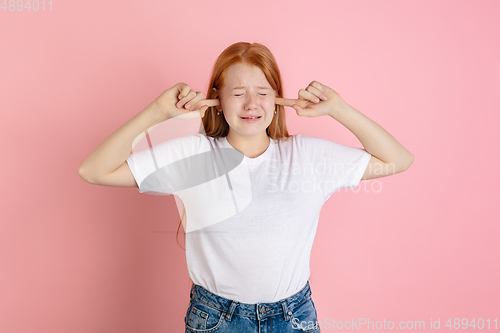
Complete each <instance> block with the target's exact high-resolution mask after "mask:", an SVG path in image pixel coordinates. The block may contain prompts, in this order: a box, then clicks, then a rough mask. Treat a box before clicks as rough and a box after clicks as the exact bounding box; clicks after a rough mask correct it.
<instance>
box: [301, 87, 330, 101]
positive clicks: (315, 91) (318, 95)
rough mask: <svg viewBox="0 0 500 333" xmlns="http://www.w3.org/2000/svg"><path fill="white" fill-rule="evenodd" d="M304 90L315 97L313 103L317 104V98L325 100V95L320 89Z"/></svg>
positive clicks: (309, 88)
mask: <svg viewBox="0 0 500 333" xmlns="http://www.w3.org/2000/svg"><path fill="white" fill-rule="evenodd" d="M306 90H307V91H309V92H310V93H311V94H313V95H314V96H315V98H316V99H315V100H314V102H315V103H318V102H319V99H318V98H321V99H322V100H325V98H326V94H325V93H323V91H321V90H320V89H318V88H316V87H313V86H309V87H307V88H306Z"/></svg>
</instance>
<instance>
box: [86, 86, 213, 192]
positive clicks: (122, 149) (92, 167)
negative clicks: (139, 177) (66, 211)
mask: <svg viewBox="0 0 500 333" xmlns="http://www.w3.org/2000/svg"><path fill="white" fill-rule="evenodd" d="M203 98H204V95H203V93H201V92H195V91H194V90H192V89H191V88H190V87H189V85H187V84H185V83H182V82H180V83H177V84H176V85H175V86H173V87H172V88H170V89H168V90H166V91H165V92H163V93H162V94H161V95H160V96H159V97H158V98H156V99H155V100H154V101H153V102H151V103H150V104H149V105H148V106H147V107H146V108H145V109H144V110H142V111H141V112H139V113H138V114H137V115H135V116H134V117H133V118H132V119H130V120H129V121H128V122H126V123H125V124H124V125H122V126H121V127H120V128H118V129H117V130H116V131H114V132H113V133H111V135H110V136H108V137H107V138H106V139H105V140H104V141H103V142H101V144H99V146H97V148H96V149H95V150H94V151H93V152H92V153H91V154H90V155H89V157H87V159H86V160H85V161H84V162H83V163H82V165H81V166H80V168H79V169H78V174H79V175H80V177H82V178H83V179H84V180H85V181H86V182H88V183H91V184H99V185H107V186H130V187H132V186H136V187H138V185H137V183H136V181H135V179H134V176H133V175H132V172H131V171H130V168H129V166H128V164H127V162H126V160H127V158H128V156H129V155H130V153H131V152H132V149H133V146H134V145H135V144H136V143H137V141H138V140H140V139H141V137H142V136H144V134H145V133H144V132H145V131H146V130H148V129H149V130H150V129H151V128H152V127H154V126H156V125H158V124H159V123H161V122H163V121H165V120H167V119H171V118H179V119H190V118H192V117H193V116H196V115H197V116H198V117H199V116H200V115H201V116H204V115H205V111H206V110H207V108H208V107H209V106H215V105H219V103H220V102H219V100H213V99H212V100H205V99H203ZM188 105H189V106H190V107H188ZM194 111H199V112H194Z"/></svg>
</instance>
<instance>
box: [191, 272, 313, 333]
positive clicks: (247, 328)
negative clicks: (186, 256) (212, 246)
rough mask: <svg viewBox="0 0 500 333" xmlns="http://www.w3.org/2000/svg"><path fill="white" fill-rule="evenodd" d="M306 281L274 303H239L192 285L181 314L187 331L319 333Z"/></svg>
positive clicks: (217, 332)
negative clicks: (186, 305) (183, 313)
mask: <svg viewBox="0 0 500 333" xmlns="http://www.w3.org/2000/svg"><path fill="white" fill-rule="evenodd" d="M311 294H312V293H311V288H310V286H309V281H307V283H306V285H305V286H304V288H302V289H301V290H300V291H298V292H297V293H295V294H293V295H292V296H290V297H288V298H285V299H282V300H280V301H277V302H274V303H256V304H248V303H240V302H237V301H233V300H230V299H227V298H224V297H221V296H218V295H215V294H213V293H211V292H210V291H208V290H206V289H205V288H203V287H202V286H199V285H197V284H193V286H192V287H191V300H190V302H189V307H188V310H187V312H186V316H185V317H184V323H185V326H186V333H227V332H236V333H250V332H252V333H253V332H255V333H286V332H295V333H299V332H306V333H312V332H314V333H320V332H321V330H320V326H319V323H318V318H317V314H316V308H315V307H314V303H313V301H312V298H311Z"/></svg>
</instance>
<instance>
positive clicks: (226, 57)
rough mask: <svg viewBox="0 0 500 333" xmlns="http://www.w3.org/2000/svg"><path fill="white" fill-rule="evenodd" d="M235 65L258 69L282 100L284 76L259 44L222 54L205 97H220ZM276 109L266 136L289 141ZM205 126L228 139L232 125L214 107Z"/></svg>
mask: <svg viewBox="0 0 500 333" xmlns="http://www.w3.org/2000/svg"><path fill="white" fill-rule="evenodd" d="M234 64H245V65H251V66H257V67H259V68H260V69H261V70H262V72H264V75H265V76H266V79H267V81H268V82H269V84H270V85H271V87H272V88H273V89H274V91H275V92H276V97H281V98H283V82H282V80H281V73H280V70H279V67H278V63H277V62H276V59H275V58H274V56H273V54H272V53H271V51H270V50H269V49H268V48H267V47H266V46H264V45H262V44H259V43H247V42H238V43H234V44H232V45H230V46H229V47H227V48H226V49H225V50H224V51H222V53H221V54H220V55H219V57H218V58H217V60H216V61H215V64H214V67H213V69H212V75H211V78H210V84H209V85H208V90H207V93H206V95H205V98H206V99H217V98H219V96H218V93H217V92H215V91H214V90H213V88H215V89H217V90H218V91H219V90H220V89H222V88H223V87H224V83H225V79H226V70H227V69H228V68H229V67H230V66H231V65H234ZM275 110H276V114H274V116H273V120H272V121H271V124H270V125H269V126H268V128H267V129H266V133H267V136H269V137H270V138H272V139H274V140H282V139H284V140H288V139H289V138H290V137H291V135H289V134H288V131H287V128H286V114H285V107H284V106H282V105H276V109H275ZM202 124H203V127H204V130H205V134H206V135H207V136H211V137H214V138H219V137H225V136H227V135H228V133H229V124H228V123H227V121H226V119H225V118H224V116H223V115H222V114H221V115H217V108H216V107H215V106H211V107H209V108H208V109H207V110H206V111H205V116H204V117H203V118H202ZM200 133H203V129H201V128H200ZM185 214H186V210H185V209H184V212H183V214H182V217H181V221H180V223H179V226H178V227H177V235H176V240H177V243H179V240H178V236H179V229H180V227H181V224H182V220H183V219H184V216H185ZM179 245H180V244H179Z"/></svg>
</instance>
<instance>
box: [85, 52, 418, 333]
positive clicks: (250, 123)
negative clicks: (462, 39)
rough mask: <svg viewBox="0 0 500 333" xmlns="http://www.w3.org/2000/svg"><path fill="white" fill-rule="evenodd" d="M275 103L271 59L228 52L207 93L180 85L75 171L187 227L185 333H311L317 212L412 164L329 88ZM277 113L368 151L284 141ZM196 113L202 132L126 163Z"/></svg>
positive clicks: (276, 74)
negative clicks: (335, 127) (177, 203)
mask: <svg viewBox="0 0 500 333" xmlns="http://www.w3.org/2000/svg"><path fill="white" fill-rule="evenodd" d="M298 97H299V98H298V99H285V98H283V84H282V80H281V75H280V71H279V68H278V65H277V63H276V60H275V59H274V57H273V55H272V54H271V52H270V51H269V49H268V48H266V47H265V46H264V45H261V44H258V43H253V44H250V43H243V42H241V43H236V44H233V45H231V46H229V47H228V48H227V49H226V50H224V51H223V52H222V53H221V55H220V56H219V57H218V59H217V60H216V62H215V65H214V68H213V71H212V76H211V80H210V84H209V89H208V92H207V98H206V99H205V96H204V94H203V93H201V92H195V91H193V90H192V89H191V87H190V86H189V85H187V84H185V83H178V84H176V85H175V86H173V87H172V88H170V89H168V90H166V91H165V92H164V93H162V94H161V95H160V96H159V97H158V98H156V99H155V100H154V101H153V102H152V103H151V104H150V105H148V106H147V107H146V108H145V109H144V110H143V111H141V112H140V113H139V114H137V115H136V116H135V117H133V118H132V119H131V120H130V121H128V122H127V123H125V124H124V125H123V126H122V127H120V128H119V129H118V130H116V131H115V132H114V133H112V134H111V135H110V136H109V137H108V138H106V140H104V141H103V142H102V143H101V144H100V145H99V146H98V147H97V148H96V149H95V151H94V152H92V154H91V155H90V156H89V157H88V158H87V159H86V160H85V161H84V163H83V164H82V166H81V167H80V169H79V173H80V175H81V177H82V178H83V179H84V180H86V181H87V182H89V183H92V184H100V185H108V186H136V187H137V188H138V190H139V191H140V192H141V193H152V194H154V193H163V194H175V195H176V196H177V197H179V198H180V199H182V204H183V205H184V209H185V212H186V213H187V214H185V215H183V217H184V216H187V218H186V220H185V221H182V222H184V230H185V232H186V260H187V264H188V270H189V275H190V277H191V279H192V281H193V285H192V288H191V299H190V303H189V307H188V310H187V313H186V316H185V318H184V321H185V328H186V332H198V333H203V332H219V333H223V332H261V331H265V332H320V326H319V322H318V320H317V315H316V309H315V307H314V303H313V301H312V298H311V294H312V293H311V289H310V286H309V282H308V279H309V276H310V270H309V258H310V253H311V248H312V244H313V241H314V236H315V233H316V227H317V224H318V217H319V213H320V211H321V208H322V206H323V204H324V203H325V201H326V200H328V198H329V197H330V196H331V194H333V193H334V192H336V191H338V190H340V189H342V188H354V187H356V186H357V185H358V184H359V182H360V180H365V179H373V178H377V177H384V176H388V175H391V174H395V173H399V172H402V171H404V170H406V169H407V168H408V167H409V166H410V165H411V164H412V162H413V155H412V154H411V153H410V152H409V151H408V150H406V149H405V148H404V147H403V146H402V145H401V144H400V143H399V142H398V141H396V140H395V139H394V138H393V137H392V136H391V135H390V134H389V133H388V132H386V131H385V130H384V129H383V128H382V127H380V126H379V125H377V124H376V123H375V122H373V121H372V120H370V119H369V118H367V117H366V116H364V115H363V114H361V113H360V112H359V111H357V110H355V109H354V108H352V107H351V106H349V105H348V104H347V103H346V102H345V101H344V100H343V99H342V98H341V97H340V95H339V94H338V93H337V92H335V91H334V90H332V89H331V88H329V87H327V86H326V85H323V84H321V83H319V82H317V81H313V82H312V83H311V84H310V85H309V86H308V87H307V88H306V89H301V90H300V91H299V94H298ZM285 106H289V107H293V108H294V109H295V110H296V112H297V114H298V115H299V116H304V117H320V116H322V117H332V118H334V119H335V120H337V121H339V122H340V123H342V124H343V125H344V126H345V127H347V128H348V129H349V130H350V131H351V132H352V133H353V134H354V135H355V136H356V137H357V138H358V139H359V140H360V142H361V143H362V144H363V146H364V148H365V150H363V149H359V148H353V147H348V146H344V145H341V144H338V143H335V142H332V141H329V140H325V139H320V138H315V137H307V136H301V135H299V134H297V135H293V136H291V135H289V134H288V131H287V128H286V119H285V109H284V107H285ZM194 112H195V113H197V114H198V115H199V116H201V117H202V124H203V128H202V129H201V130H200V133H199V134H198V135H191V136H186V137H181V138H176V139H173V140H168V141H166V142H163V143H161V144H158V145H155V146H151V145H150V149H147V150H143V151H140V152H134V153H132V154H131V151H132V146H133V142H134V140H136V139H137V138H138V137H139V136H140V135H141V133H143V132H145V133H146V135H147V130H148V129H150V128H151V127H153V126H155V125H157V124H158V123H161V122H163V121H165V120H167V119H172V118H177V117H178V118H182V117H189V116H191V115H194V114H195V113H194Z"/></svg>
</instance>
